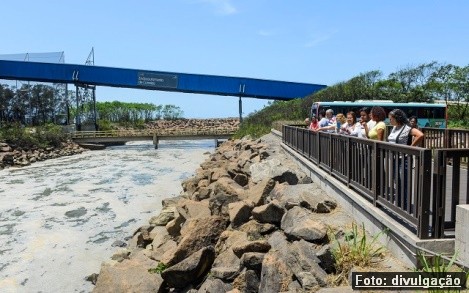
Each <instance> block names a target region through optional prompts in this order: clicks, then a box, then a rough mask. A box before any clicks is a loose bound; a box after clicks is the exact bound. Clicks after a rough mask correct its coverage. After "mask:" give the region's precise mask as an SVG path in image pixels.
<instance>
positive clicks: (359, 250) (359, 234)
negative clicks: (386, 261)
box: [331, 223, 387, 284]
mask: <svg viewBox="0 0 469 293" xmlns="http://www.w3.org/2000/svg"><path fill="white" fill-rule="evenodd" d="M386 232H387V230H384V231H381V232H380V233H378V234H377V235H376V236H374V237H373V238H371V239H370V238H368V237H367V236H366V231H365V225H364V224H362V227H361V229H360V231H359V229H358V226H357V224H355V223H353V224H352V230H351V231H350V232H348V233H346V234H345V241H339V240H337V238H336V237H335V235H332V237H331V238H332V239H334V242H335V243H334V244H335V245H334V246H333V249H332V254H333V256H334V259H335V262H336V263H335V267H336V272H337V275H338V276H337V278H336V280H335V281H334V283H336V284H341V283H342V282H346V283H347V282H348V276H349V274H350V271H351V270H352V268H353V267H355V266H359V267H368V266H371V265H373V264H374V263H375V262H376V261H378V260H381V259H382V258H383V252H384V247H383V246H382V245H378V244H377V243H376V242H377V240H378V238H379V237H380V236H381V235H382V234H383V233H386Z"/></svg>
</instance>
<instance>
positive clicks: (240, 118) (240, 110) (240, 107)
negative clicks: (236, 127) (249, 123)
mask: <svg viewBox="0 0 469 293" xmlns="http://www.w3.org/2000/svg"><path fill="white" fill-rule="evenodd" d="M238 104H239V122H243V101H242V100H241V97H239V102H238Z"/></svg>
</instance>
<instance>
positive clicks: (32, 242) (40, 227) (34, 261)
mask: <svg viewBox="0 0 469 293" xmlns="http://www.w3.org/2000/svg"><path fill="white" fill-rule="evenodd" d="M213 150H214V141H209V140H206V141H177V142H163V143H161V144H160V145H159V149H158V150H155V149H154V148H153V145H152V143H151V142H133V143H129V144H127V145H126V146H119V147H110V148H107V149H106V150H102V151H88V152H85V153H83V154H80V155H75V156H71V157H64V158H59V159H54V160H48V161H45V162H39V163H35V164H33V165H31V166H28V167H24V168H9V169H4V170H0V292H89V291H91V290H92V289H93V285H92V284H91V283H89V282H87V281H85V277H86V276H88V275H90V274H92V273H98V272H99V268H100V265H101V262H102V261H103V260H107V259H109V257H110V256H111V255H112V254H113V252H115V251H116V250H117V248H116V247H112V246H111V245H112V244H113V243H114V241H116V240H121V241H124V239H125V238H126V237H128V236H129V235H131V234H132V233H133V231H134V230H135V229H137V228H138V227H139V226H141V225H144V224H146V223H148V220H149V218H150V217H151V216H152V215H156V214H157V213H158V212H159V211H160V209H161V199H163V198H166V197H171V196H176V195H179V193H180V192H181V190H182V189H181V184H180V182H181V180H183V179H185V178H187V177H190V176H192V175H193V174H194V172H195V170H196V169H197V168H198V166H199V164H200V163H202V162H203V161H204V160H205V158H206V157H207V154H206V152H207V151H210V152H211V151H213Z"/></svg>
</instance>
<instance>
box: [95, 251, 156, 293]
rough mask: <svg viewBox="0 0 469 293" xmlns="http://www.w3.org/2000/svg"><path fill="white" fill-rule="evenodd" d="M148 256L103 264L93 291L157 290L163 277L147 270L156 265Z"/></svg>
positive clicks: (96, 292)
mask: <svg viewBox="0 0 469 293" xmlns="http://www.w3.org/2000/svg"><path fill="white" fill-rule="evenodd" d="M157 264H158V263H157V262H156V261H153V260H151V259H149V258H143V257H142V258H134V259H124V260H123V261H122V262H119V263H116V264H115V265H114V266H110V265H106V264H104V265H103V266H102V267H101V271H100V272H99V277H98V281H97V282H96V287H95V288H94V290H93V292H95V293H100V292H103V293H104V292H106V293H107V292H158V291H159V290H160V287H161V285H162V284H163V279H162V278H161V276H159V275H158V274H152V273H149V272H148V270H149V269H151V268H154V267H156V266H157Z"/></svg>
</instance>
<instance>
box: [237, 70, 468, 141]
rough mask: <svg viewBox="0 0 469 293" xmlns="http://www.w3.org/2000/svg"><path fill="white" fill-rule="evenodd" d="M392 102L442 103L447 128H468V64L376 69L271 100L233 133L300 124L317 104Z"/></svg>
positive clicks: (251, 132) (248, 117) (250, 115)
mask: <svg viewBox="0 0 469 293" xmlns="http://www.w3.org/2000/svg"><path fill="white" fill-rule="evenodd" d="M357 100H392V101H393V102H424V103H433V102H435V101H437V100H438V101H441V100H442V101H445V102H446V103H447V105H448V118H449V119H450V121H449V126H450V127H451V126H452V127H469V119H467V118H468V115H469V65H467V66H457V65H452V64H441V63H438V62H436V61H433V62H429V63H423V64H419V65H415V66H411V65H408V66H406V67H404V68H401V69H398V70H397V71H396V72H393V73H391V74H389V75H388V76H386V77H385V76H384V74H383V73H382V72H381V71H380V70H372V71H368V72H365V73H360V74H358V75H357V76H355V77H352V78H351V79H349V80H347V81H342V82H338V83H336V84H334V85H332V86H328V87H326V88H324V89H322V90H321V91H318V92H316V93H313V94H311V95H308V96H306V97H305V98H303V99H295V100H290V101H273V102H270V103H269V105H268V106H266V107H264V108H263V109H261V110H259V111H255V112H253V113H251V114H249V115H248V116H247V117H246V118H245V119H244V121H243V123H242V124H241V127H240V130H239V132H238V134H237V136H238V137H242V136H244V135H247V134H251V135H254V136H260V135H263V134H266V133H268V132H269V131H270V128H271V127H272V122H274V121H278V120H285V121H292V120H297V121H302V120H303V119H304V118H305V117H308V115H309V111H310V108H311V105H312V103H313V102H318V101H357Z"/></svg>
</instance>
